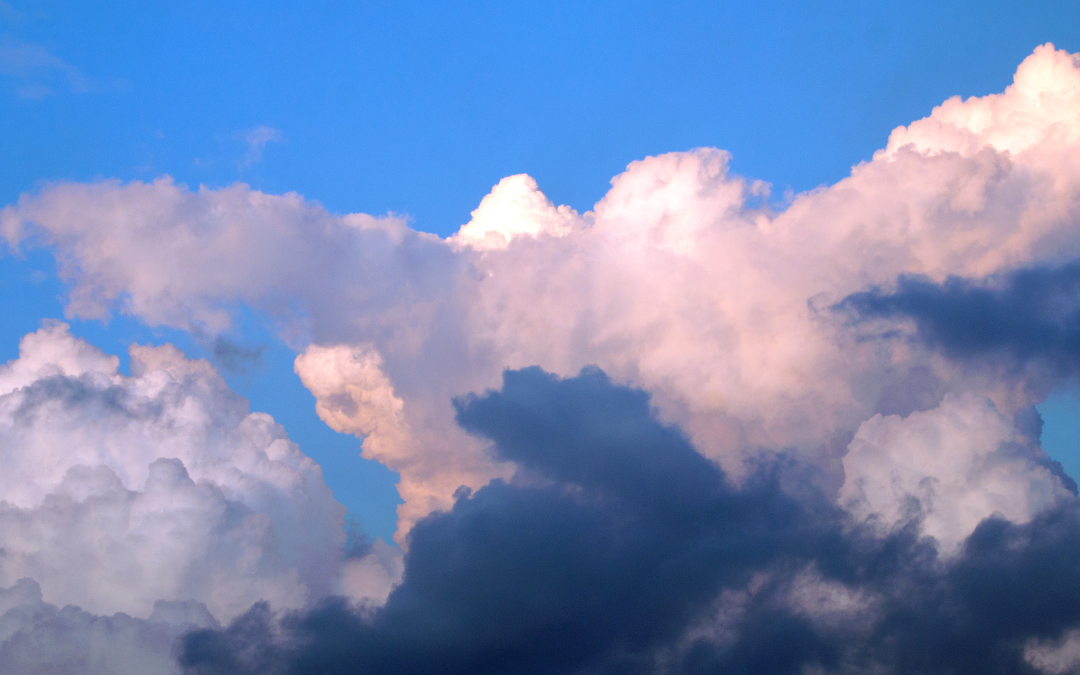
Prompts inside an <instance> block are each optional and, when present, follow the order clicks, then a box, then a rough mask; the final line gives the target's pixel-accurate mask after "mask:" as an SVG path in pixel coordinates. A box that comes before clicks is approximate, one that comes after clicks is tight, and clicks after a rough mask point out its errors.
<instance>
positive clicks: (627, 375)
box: [0, 45, 1080, 542]
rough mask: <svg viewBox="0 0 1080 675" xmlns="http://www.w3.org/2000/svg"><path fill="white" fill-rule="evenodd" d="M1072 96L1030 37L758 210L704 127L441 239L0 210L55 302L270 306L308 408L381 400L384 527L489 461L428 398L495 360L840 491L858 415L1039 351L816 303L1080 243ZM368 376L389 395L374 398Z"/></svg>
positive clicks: (59, 194) (472, 385) (454, 388)
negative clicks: (911, 335) (977, 359)
mask: <svg viewBox="0 0 1080 675" xmlns="http://www.w3.org/2000/svg"><path fill="white" fill-rule="evenodd" d="M1077 92H1080V66H1078V65H1077V59H1076V57H1074V56H1072V55H1069V54H1067V53H1065V52H1061V51H1056V50H1054V49H1053V47H1052V46H1049V45H1047V46H1043V47H1040V48H1039V49H1037V50H1036V51H1035V53H1034V54H1032V55H1031V56H1030V57H1029V58H1028V59H1027V60H1025V61H1024V63H1023V64H1022V65H1021V67H1020V68H1019V69H1018V71H1017V73H1016V78H1015V82H1014V84H1012V85H1011V86H1010V87H1009V88H1008V89H1007V90H1006V91H1005V92H1004V93H1002V94H997V95H992V96H988V97H982V98H971V99H968V100H966V101H962V100H959V99H951V100H950V101H948V102H946V103H945V104H944V105H943V106H941V107H939V108H937V109H935V110H934V111H933V113H932V114H931V115H930V117H928V118H926V119H924V120H920V121H917V122H915V123H913V124H911V125H910V126H908V127H903V128H900V129H897V130H896V131H894V132H893V134H892V136H891V137H890V140H889V143H888V146H887V147H886V148H885V149H884V150H883V151H881V152H879V153H877V154H876V155H875V156H874V158H873V159H872V160H871V161H868V162H865V163H863V164H860V165H859V166H857V167H855V168H854V169H853V170H852V174H851V176H850V177H849V178H846V179H844V180H842V181H840V182H839V183H837V184H836V185H833V186H830V187H827V188H822V189H819V190H815V191H813V192H810V193H807V194H803V195H799V196H797V197H796V198H795V199H794V200H793V202H792V203H791V205H790V206H789V207H788V208H786V209H785V210H784V211H783V212H779V213H777V212H774V211H773V210H772V208H771V207H770V206H769V205H768V204H767V203H764V204H763V203H762V200H761V199H759V197H760V196H761V195H762V194H763V193H764V192H765V191H766V190H767V186H764V185H763V184H761V183H760V182H757V181H751V180H747V179H744V178H741V177H739V176H736V175H733V174H732V173H730V172H729V170H728V157H727V155H726V153H724V152H722V151H718V150H710V149H699V150H694V151H690V152H684V153H672V154H668V155H661V156H657V157H650V158H647V159H644V160H641V161H638V162H634V163H632V164H631V165H630V166H629V167H628V168H627V170H626V172H625V173H623V174H621V175H619V176H617V177H616V178H615V179H613V181H612V188H611V190H610V192H609V193H608V194H607V195H606V196H605V197H604V198H603V199H602V200H601V201H600V202H599V203H597V204H596V206H595V207H594V208H593V210H591V211H588V212H585V213H576V212H574V211H573V210H572V209H569V208H567V207H562V206H556V205H554V204H553V203H551V202H550V200H548V199H547V198H546V197H545V196H544V195H543V193H542V192H540V191H539V188H538V187H537V186H536V184H535V182H534V181H532V179H531V178H528V177H527V176H512V177H510V178H507V179H505V180H504V181H502V182H500V183H499V185H497V186H496V187H495V189H493V191H492V193H491V194H490V195H488V196H487V197H485V198H484V199H483V200H482V202H481V204H480V206H479V208H478V209H477V210H476V211H475V212H474V213H473V218H472V220H471V221H470V222H469V223H468V224H466V225H465V226H463V228H462V229H461V231H460V232H459V233H458V234H456V235H455V236H453V237H451V238H450V239H448V240H441V239H439V238H437V237H434V236H431V235H426V234H423V233H419V232H416V231H413V230H411V229H410V228H408V227H407V226H406V225H405V224H404V222H402V221H401V220H399V219H396V218H392V217H385V218H375V217H371V216H366V215H362V214H353V215H348V216H336V215H333V214H330V213H327V212H326V211H325V210H324V209H322V208H321V207H320V206H319V205H318V204H315V203H313V202H308V201H305V200H304V199H302V198H301V197H299V196H298V195H294V194H289V195H283V196H272V195H266V194H263V193H260V192H257V191H253V190H251V189H249V188H248V187H246V186H243V185H235V186H232V187H228V188H224V189H221V190H209V189H205V188H200V189H199V190H197V191H192V190H188V189H187V188H185V187H183V186H180V185H177V184H175V183H174V182H173V181H171V180H170V179H168V178H164V179H160V180H158V181H156V182H153V183H149V184H144V183H139V182H134V183H128V184H122V183H119V182H101V183H95V184H86V185H84V184H57V185H51V186H47V187H45V188H43V189H42V190H41V191H40V192H38V193H37V194H34V195H26V196H24V197H22V198H21V199H20V201H19V203H18V204H15V205H13V206H9V207H7V208H5V209H4V211H3V214H2V216H0V225H2V229H3V233H4V236H5V238H6V239H7V241H8V242H9V244H11V245H13V246H20V245H31V244H34V243H41V244H46V245H49V246H51V247H52V249H53V250H54V251H55V252H56V255H57V257H58V260H59V263H60V270H61V274H62V275H63V276H64V278H65V279H67V280H69V281H70V282H71V284H72V287H71V298H70V302H69V304H68V312H69V313H70V314H71V315H73V316H81V317H100V316H105V315H107V314H108V312H109V311H111V310H119V311H121V312H124V313H128V314H132V315H134V316H137V317H140V318H142V319H143V320H145V321H146V322H148V323H150V324H153V325H160V324H167V325H172V326H177V327H181V328H189V329H194V330H199V331H204V332H206V333H208V334H210V335H214V334H217V333H220V332H222V331H224V330H225V329H226V328H228V326H229V325H230V321H231V319H230V311H231V308H233V307H234V306H235V305H236V303H238V302H241V303H246V304H248V305H250V306H253V307H255V308H257V309H259V310H262V311H264V312H267V313H269V314H271V315H272V316H274V317H275V319H276V320H277V321H279V322H280V323H281V325H282V326H284V328H283V332H282V334H283V336H284V337H285V338H286V339H287V340H289V341H290V343H291V344H294V345H296V346H297V347H298V348H300V349H308V350H310V351H309V352H306V353H307V354H308V355H310V356H311V357H312V358H310V359H306V360H305V361H298V364H297V370H298V372H299V373H300V374H301V377H302V378H303V379H304V380H305V382H313V383H314V382H319V383H322V384H320V385H319V386H322V387H323V389H321V390H320V391H321V392H322V394H317V398H318V399H319V410H320V413H321V414H323V415H324V418H326V419H328V421H330V420H333V421H331V422H330V423H331V424H332V425H337V426H336V427H335V428H339V429H347V430H350V431H351V432H353V433H357V434H358V435H362V436H363V435H366V434H369V433H372V431H371V430H372V429H374V428H375V427H371V424H372V420H382V421H380V422H379V423H378V425H377V427H378V430H379V431H378V433H375V434H374V436H373V437H372V440H371V441H368V442H366V443H365V446H364V448H365V449H364V452H365V456H368V457H372V458H375V459H379V460H380V461H384V462H386V463H387V464H388V466H390V467H391V468H392V469H394V470H396V471H399V472H400V473H401V476H402V492H403V496H404V498H405V503H404V504H403V505H402V507H401V510H400V512H399V515H400V522H401V530H400V531H399V535H398V538H399V541H402V542H403V541H404V539H403V536H404V534H405V532H407V531H408V529H409V527H411V526H412V524H413V523H415V522H417V520H418V519H419V518H421V517H423V516H424V515H425V514H427V513H430V512H432V511H433V510H437V509H440V508H448V507H450V506H451V505H452V503H453V500H452V495H453V493H454V491H455V490H456V489H457V487H459V486H460V485H466V486H468V487H470V488H472V489H476V488H479V487H480V486H482V485H484V484H486V483H487V482H488V481H489V480H491V479H492V478H495V477H499V476H503V477H505V476H506V475H508V471H509V469H508V468H507V467H506V466H503V465H502V464H500V462H498V461H493V460H492V459H491V458H490V456H489V455H487V454H486V453H485V452H484V449H483V444H482V443H479V442H476V441H474V440H472V439H470V438H468V437H467V436H466V435H465V434H462V433H461V432H460V430H459V429H458V428H457V426H456V425H455V424H454V420H453V411H452V409H451V406H450V404H449V401H450V400H451V398H452V397H453V396H456V395H460V394H461V393H462V392H466V391H478V390H483V389H485V388H488V387H491V386H494V385H495V384H497V382H498V380H499V376H500V373H501V371H502V370H503V368H505V367H512V368H516V367H525V366H531V365H540V366H542V367H544V368H546V369H548V370H549V371H551V372H555V373H559V374H562V375H570V374H573V373H575V372H577V371H578V370H579V369H580V368H582V367H584V366H586V365H589V364H596V365H599V366H600V367H602V368H603V369H604V370H605V371H606V372H608V373H609V374H610V375H611V376H612V377H613V378H615V379H616V380H617V381H619V382H626V383H630V384H634V385H635V386H641V387H643V388H645V389H647V390H649V391H650V392H652V393H653V395H654V402H655V405H656V406H657V407H658V409H659V410H660V411H661V414H662V417H663V419H664V420H666V421H668V422H676V423H679V424H680V425H682V426H683V427H684V428H685V429H686V430H687V433H688V434H689V435H690V437H691V439H692V440H693V441H694V442H695V443H696V444H697V446H698V447H699V448H700V449H701V450H702V452H704V453H705V454H706V455H707V456H709V457H711V458H714V459H716V460H718V461H719V462H721V464H722V465H723V466H724V467H725V468H726V469H727V470H728V471H729V472H731V473H732V475H734V476H736V477H738V476H741V475H743V474H744V473H746V472H747V471H749V470H750V468H749V467H750V466H751V464H752V461H751V460H752V458H753V457H754V456H755V455H756V454H757V452H758V449H759V448H762V447H770V448H776V447H783V448H788V449H790V450H792V451H794V452H797V453H800V454H801V455H803V456H806V457H812V458H813V461H814V462H815V463H817V464H819V465H820V466H822V467H823V468H825V469H826V472H825V473H826V475H824V477H823V478H822V480H825V481H826V482H829V483H830V485H831V489H833V490H836V489H839V486H840V485H841V484H842V483H843V481H844V478H843V471H842V463H841V457H842V456H843V455H844V454H845V452H846V448H847V445H848V443H849V442H850V439H851V437H852V435H853V434H854V433H855V431H856V430H857V429H858V428H859V426H860V425H861V424H862V423H863V422H864V421H866V420H867V419H869V418H870V417H872V416H873V415H874V414H878V413H880V414H885V415H888V414H898V415H909V414H911V413H912V412H916V411H921V410H927V409H929V408H933V407H935V406H936V405H937V404H938V403H939V402H940V401H941V400H942V397H943V396H944V395H945V394H947V393H952V394H956V395H961V394H965V393H971V394H974V395H978V396H986V397H988V398H990V399H991V400H992V401H993V402H994V405H995V406H996V407H997V408H998V410H999V411H1000V412H1001V414H1002V415H1004V416H1005V417H1006V418H1010V417H1012V416H1014V415H1016V414H1017V413H1018V412H1020V411H1023V410H1026V409H1027V408H1028V407H1029V406H1030V405H1031V404H1032V403H1034V402H1037V401H1038V400H1040V399H1041V398H1042V397H1044V396H1045V395H1046V393H1047V392H1048V391H1049V388H1050V387H1051V386H1052V384H1053V381H1054V377H1055V376H1054V375H1052V374H1046V373H1038V372H1034V371H1024V372H1020V373H1000V372H999V373H994V374H992V376H991V375H988V374H987V373H986V372H982V371H972V369H970V368H965V367H964V366H963V365H962V364H958V363H956V362H955V361H954V360H953V359H950V358H948V357H947V356H945V357H943V356H942V355H941V354H940V353H938V352H937V351H936V350H935V349H933V348H931V347H928V346H926V345H922V344H916V343H910V342H909V343H900V342H897V341H881V340H867V339H865V334H864V332H862V331H860V330H858V329H857V328H856V327H853V326H851V325H850V322H846V321H844V320H843V319H842V317H841V316H839V315H838V314H837V313H836V312H834V311H832V310H831V309H830V308H831V307H832V306H834V305H835V304H836V303H838V302H840V301H841V300H843V299H844V298H846V297H848V296H850V295H851V294H853V293H859V292H865V291H867V290H868V289H871V288H874V287H877V288H882V289H886V291H888V289H892V288H894V286H895V284H896V283H897V279H898V278H900V277H902V276H903V275H909V276H908V277H905V278H911V277H910V275H921V276H922V277H923V278H926V279H928V280H930V282H932V283H941V282H943V281H944V280H945V279H946V278H948V277H949V276H950V275H959V276H965V277H972V278H981V277H985V276H987V275H993V274H1008V273H1010V272H1011V271H1012V270H1015V269H1018V268H1020V267H1022V266H1037V265H1043V266H1054V265H1060V264H1066V263H1068V261H1070V260H1072V259H1073V258H1075V257H1077V256H1078V255H1080V237H1078V236H1077V235H1078V233H1077V230H1076V227H1075V225H1074V223H1075V218H1074V217H1073V216H1072V215H1071V214H1074V213H1075V212H1076V209H1077V208H1078V199H1080V166H1078V165H1077V160H1076V159H1075V158H1076V157H1078V156H1080V154H1078V153H1077V152H1076V143H1077V138H1078V134H1080V132H1078V131H1077V129H1078V128H1080V122H1078V121H1077V119H1076V118H1075V115H1071V113H1070V112H1069V111H1072V110H1075V109H1076V106H1077V101H1076V99H1077V97H1078V96H1080V94H1078V93H1077ZM181 261H183V262H181ZM902 283H903V282H902ZM326 350H332V351H334V350H336V351H335V352H334V353H337V354H340V355H342V356H341V358H333V359H331V358H327V357H326V355H327V354H329V353H330V352H328V351H326ZM356 354H363V355H364V356H362V357H358V356H355V355H356ZM349 355H353V356H349ZM349 359H353V360H356V359H359V361H364V360H365V359H368V360H369V361H370V362H371V363H375V362H376V361H377V363H378V366H377V369H378V372H379V373H381V376H380V377H382V378H384V379H385V382H383V381H382V380H379V382H380V384H379V385H378V387H379V388H380V391H383V393H382V394H379V395H374V394H373V395H372V396H370V397H367V398H365V396H366V395H359V394H358V396H353V394H355V393H357V392H359V391H361V390H365V391H366V389H365V388H367V387H369V386H370V385H371V382H374V380H371V379H370V378H371V377H372V376H371V375H370V374H369V372H368V371H370V370H371V368H372V367H374V366H372V367H368V366H365V367H364V368H359V369H357V368H353V367H352V366H349V365H348V364H349V363H350V361H349ZM341 368H344V370H341ZM347 373H352V375H349V374H347ZM351 377H355V378H357V379H356V380H355V381H350V378H351ZM330 383H336V384H333V386H330ZM349 392H352V393H349ZM388 400H397V401H400V409H399V410H398V409H396V408H395V411H394V412H393V413H392V414H391V415H390V416H389V417H388V416H387V412H386V411H387V409H386V408H385V406H384V402H385V401H388ZM391 419H392V424H391V422H390V421H389V420H391ZM376 448H380V449H376Z"/></svg>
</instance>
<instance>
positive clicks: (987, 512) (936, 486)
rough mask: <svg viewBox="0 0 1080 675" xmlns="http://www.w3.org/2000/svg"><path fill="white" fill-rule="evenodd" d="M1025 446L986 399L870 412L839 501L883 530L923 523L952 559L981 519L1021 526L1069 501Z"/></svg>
mask: <svg viewBox="0 0 1080 675" xmlns="http://www.w3.org/2000/svg"><path fill="white" fill-rule="evenodd" d="M1031 443H1032V441H1031V440H1030V439H1025V438H1023V435H1022V434H1020V432H1018V431H1017V430H1016V429H1015V428H1014V427H1013V425H1012V423H1011V422H1010V421H1009V420H1007V419H1005V418H1004V417H1003V416H1002V415H1001V413H1000V412H998V410H997V409H996V408H995V407H994V404H993V402H992V401H990V400H989V399H986V398H982V397H978V396H974V395H970V394H967V395H960V396H954V395H946V396H945V400H944V401H942V403H941V405H940V406H938V407H937V408H934V409H933V410H928V411H926V412H916V413H912V414H911V415H910V416H908V417H906V418H901V417H900V416H898V415H889V416H887V417H883V416H881V415H875V416H874V417H872V418H870V419H869V420H867V421H866V422H863V424H862V426H860V427H859V431H858V432H857V433H856V434H855V439H854V440H853V441H852V442H851V446H850V448H849V452H848V454H847V456H845V457H844V472H845V482H844V486H843V487H842V488H841V490H840V499H841V501H842V502H844V503H845V504H846V505H847V506H848V508H849V509H850V510H851V511H852V513H853V514H855V515H856V516H857V517H859V518H860V519H871V520H872V521H873V522H875V523H876V524H878V525H879V526H881V527H883V528H885V529H891V528H893V527H895V526H896V525H902V524H904V523H905V522H907V521H909V520H912V519H914V518H921V520H922V532H923V533H924V534H926V535H929V536H932V537H934V538H935V539H937V540H938V542H939V543H940V545H941V550H942V552H943V553H946V554H951V553H954V552H955V551H956V550H957V547H958V546H959V545H960V544H961V543H962V542H963V540H964V539H966V538H967V536H968V535H969V534H971V532H972V531H973V530H974V529H975V526H976V525H978V524H979V523H980V522H981V521H982V520H983V519H984V518H987V517H989V516H992V515H995V514H996V515H998V516H1001V517H1004V518H1007V519H1008V520H1011V521H1012V522H1015V523H1026V522H1028V521H1029V520H1031V518H1032V517H1033V516H1034V515H1035V514H1037V513H1038V512H1040V511H1042V510H1043V509H1045V508H1047V507H1050V506H1053V505H1055V504H1057V503H1060V502H1061V501H1062V500H1066V499H1071V498H1072V494H1071V493H1070V492H1068V491H1067V490H1066V489H1065V487H1064V486H1063V485H1062V483H1061V481H1060V480H1059V479H1058V477H1057V476H1055V475H1053V474H1051V473H1050V471H1049V470H1048V469H1047V468H1046V467H1045V466H1043V465H1042V464H1040V463H1039V460H1040V459H1045V457H1042V456H1041V451H1040V450H1039V449H1038V448H1037V447H1035V446H1032V444H1031Z"/></svg>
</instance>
